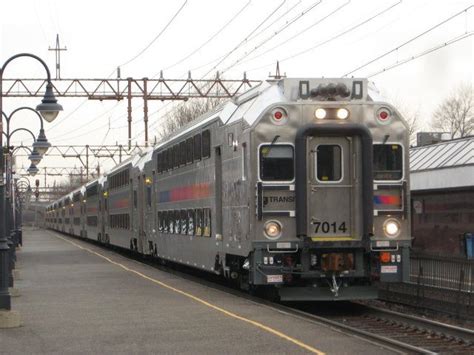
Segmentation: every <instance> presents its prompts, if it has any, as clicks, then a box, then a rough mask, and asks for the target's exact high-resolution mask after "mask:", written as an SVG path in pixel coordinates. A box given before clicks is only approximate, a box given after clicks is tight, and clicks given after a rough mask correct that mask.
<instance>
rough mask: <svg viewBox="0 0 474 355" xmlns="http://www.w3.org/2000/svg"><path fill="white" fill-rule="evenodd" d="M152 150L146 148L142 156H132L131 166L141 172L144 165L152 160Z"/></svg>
mask: <svg viewBox="0 0 474 355" xmlns="http://www.w3.org/2000/svg"><path fill="white" fill-rule="evenodd" d="M153 150H154V149H153V148H148V149H147V150H146V151H145V152H143V153H142V154H137V155H135V156H134V158H133V160H132V166H133V167H134V168H135V167H136V168H138V169H139V170H143V168H144V167H145V164H146V163H147V162H149V161H151V160H152V159H153Z"/></svg>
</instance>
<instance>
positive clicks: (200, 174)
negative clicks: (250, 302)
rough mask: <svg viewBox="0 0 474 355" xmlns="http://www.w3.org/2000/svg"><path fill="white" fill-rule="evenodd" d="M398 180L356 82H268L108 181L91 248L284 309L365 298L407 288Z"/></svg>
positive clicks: (395, 136)
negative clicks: (226, 285) (197, 274)
mask: <svg viewBox="0 0 474 355" xmlns="http://www.w3.org/2000/svg"><path fill="white" fill-rule="evenodd" d="M407 168H408V129H407V125H406V123H405V121H404V120H403V118H402V117H401V115H400V113H399V112H398V111H397V110H396V109H395V108H394V107H392V106H391V105H389V104H388V103H386V102H384V101H383V100H380V99H379V98H378V95H377V93H376V91H374V90H372V89H371V87H369V82H368V81H367V80H365V79H354V78H351V79H348V78H345V79H286V78H285V79H281V80H272V81H267V82H265V83H262V84H261V85H260V86H258V87H255V88H253V89H251V90H249V91H248V92H247V93H245V94H243V95H241V96H239V97H237V98H236V99H234V100H232V101H229V102H227V103H224V104H222V105H221V106H219V107H218V108H217V109H216V110H214V111H213V112H210V113H208V114H205V115H203V116H202V117H200V118H198V119H197V120H195V121H193V122H192V123H191V124H190V125H188V126H186V127H184V128H183V129H181V130H180V131H178V132H176V133H175V134H173V135H172V136H170V137H169V139H166V140H164V141H162V142H161V143H160V144H158V145H157V146H155V147H154V148H153V150H152V151H151V152H148V153H146V154H144V155H141V156H139V157H136V158H134V159H133V160H132V161H129V162H126V163H122V164H121V165H119V166H118V167H116V168H114V169H113V171H112V172H110V173H109V174H108V175H107V176H106V178H105V180H104V183H103V187H102V189H103V194H101V195H100V196H99V197H100V198H103V199H104V205H105V207H104V208H103V209H102V210H101V209H100V208H99V213H98V215H100V213H102V218H103V219H104V225H105V236H106V237H105V239H102V241H106V242H110V243H111V244H113V245H117V246H120V247H124V248H130V249H132V250H135V251H137V252H139V253H143V254H148V255H153V256H156V257H158V258H162V259H166V260H171V261H174V262H177V263H182V264H186V265H190V266H193V267H196V268H200V269H204V270H207V271H209V272H212V273H217V274H220V275H222V276H224V277H227V278H231V279H235V280H237V281H239V282H240V284H241V285H242V287H244V288H259V287H260V288H262V287H264V288H268V287H272V288H274V289H276V290H277V291H278V293H279V296H280V298H281V299H283V300H300V301H303V300H305V301H311V300H345V299H364V298H375V297H376V296H377V294H376V288H375V286H374V282H375V281H378V280H381V281H385V282H399V281H402V280H406V279H407V278H408V276H409V275H408V271H409V248H410V243H411V236H410V230H409V226H410V216H409V213H408V212H409V210H408V208H409V206H408V201H410V199H409V188H408V184H409V178H408V173H407ZM112 179H113V180H112ZM86 195H87V193H86ZM107 205H108V208H107ZM117 216H121V219H120V218H119V217H117ZM112 226H113V227H112ZM119 226H120V227H119ZM102 235H104V234H102ZM99 240H101V239H100V238H99Z"/></svg>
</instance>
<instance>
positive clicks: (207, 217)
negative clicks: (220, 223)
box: [202, 208, 211, 237]
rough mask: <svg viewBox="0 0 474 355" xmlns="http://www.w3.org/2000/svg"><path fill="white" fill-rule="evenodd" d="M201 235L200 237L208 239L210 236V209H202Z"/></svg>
mask: <svg viewBox="0 0 474 355" xmlns="http://www.w3.org/2000/svg"><path fill="white" fill-rule="evenodd" d="M203 215H204V216H203V233H202V235H203V236H204V237H210V236H211V209H210V208H204V211H203Z"/></svg>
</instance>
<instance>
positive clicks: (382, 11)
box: [247, 0, 402, 71]
mask: <svg viewBox="0 0 474 355" xmlns="http://www.w3.org/2000/svg"><path fill="white" fill-rule="evenodd" d="M401 3H402V0H399V1H398V2H396V3H394V4H392V5H390V6H388V7H386V8H384V9H383V10H381V11H379V12H377V13H376V14H375V15H372V16H370V17H368V18H366V19H364V20H362V21H361V22H358V23H357V24H355V25H353V26H351V27H349V28H348V29H346V30H344V31H342V32H340V33H338V34H336V35H334V36H332V37H330V38H328V39H327V40H324V41H322V42H319V43H317V44H316V45H314V46H312V47H309V48H307V49H305V50H302V51H300V52H298V53H295V54H292V55H290V56H288V57H285V58H283V59H279V62H280V63H282V62H285V61H287V60H290V59H293V58H296V57H299V56H301V55H303V54H306V53H308V52H311V51H313V50H315V49H316V48H319V47H322V46H323V45H325V44H328V43H330V42H332V41H334V40H336V39H338V38H340V37H342V36H344V35H346V34H348V33H350V32H352V31H354V30H356V29H357V28H359V27H361V26H363V25H365V24H367V23H369V22H371V21H372V20H374V19H376V18H377V17H379V16H382V15H383V14H385V13H387V12H388V11H390V10H392V9H393V8H394V7H396V6H398V5H400V4H401ZM272 64H274V62H272V63H268V64H265V65H262V66H259V67H257V68H252V69H249V70H247V71H254V70H257V69H262V68H266V67H268V66H269V65H272Z"/></svg>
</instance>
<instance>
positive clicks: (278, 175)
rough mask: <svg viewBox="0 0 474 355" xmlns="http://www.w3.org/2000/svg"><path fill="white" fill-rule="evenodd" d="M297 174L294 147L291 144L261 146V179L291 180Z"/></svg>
mask: <svg viewBox="0 0 474 355" xmlns="http://www.w3.org/2000/svg"><path fill="white" fill-rule="evenodd" d="M294 176H295V168H294V149H293V146H291V145H289V144H277V145H275V144H265V145H261V146H260V179H262V180H264V181H291V180H293V179H294Z"/></svg>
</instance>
